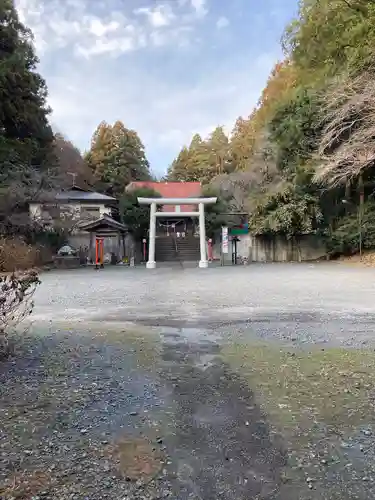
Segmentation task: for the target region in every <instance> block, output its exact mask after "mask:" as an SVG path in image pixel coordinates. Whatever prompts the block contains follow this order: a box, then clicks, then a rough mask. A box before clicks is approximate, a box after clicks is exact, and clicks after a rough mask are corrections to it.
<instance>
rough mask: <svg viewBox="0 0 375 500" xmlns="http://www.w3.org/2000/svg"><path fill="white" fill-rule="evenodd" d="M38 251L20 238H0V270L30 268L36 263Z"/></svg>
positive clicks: (9, 270) (8, 270) (11, 270)
mask: <svg viewBox="0 0 375 500" xmlns="http://www.w3.org/2000/svg"><path fill="white" fill-rule="evenodd" d="M38 253H39V252H38V250H37V249H36V248H35V247H33V246H31V245H27V244H26V243H25V242H24V241H23V240H22V239H21V238H17V237H16V238H0V272H14V271H16V270H20V269H30V268H31V267H33V266H35V265H36V264H37V263H38V261H39V255H38Z"/></svg>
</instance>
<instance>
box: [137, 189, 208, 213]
mask: <svg viewBox="0 0 375 500" xmlns="http://www.w3.org/2000/svg"><path fill="white" fill-rule="evenodd" d="M139 188H150V189H153V190H154V191H156V192H157V193H159V194H160V196H161V197H162V198H197V197H199V196H200V195H201V191H202V186H201V183H200V182H152V181H135V182H131V183H130V184H129V185H128V187H127V191H129V190H132V189H139ZM195 209H196V207H195V206H194V205H180V212H191V211H194V210H195ZM162 210H163V212H175V211H176V206H175V205H165V206H164V207H163V209H162Z"/></svg>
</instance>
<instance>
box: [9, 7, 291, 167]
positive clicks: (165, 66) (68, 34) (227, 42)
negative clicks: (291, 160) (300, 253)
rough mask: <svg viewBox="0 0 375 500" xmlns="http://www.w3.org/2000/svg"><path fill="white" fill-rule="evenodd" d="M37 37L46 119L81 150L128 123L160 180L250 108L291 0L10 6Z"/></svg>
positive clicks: (273, 58)
mask: <svg viewBox="0 0 375 500" xmlns="http://www.w3.org/2000/svg"><path fill="white" fill-rule="evenodd" d="M15 3H16V6H17V9H18V12H19V16H20V19H21V21H22V22H24V23H25V24H26V25H27V26H28V27H29V28H31V30H32V31H33V33H34V44H35V48H36V52H37V55H38V57H39V59H40V64H39V68H38V70H39V71H40V73H41V74H42V76H43V77H44V78H45V80H46V82H47V86H48V91H49V97H48V103H49V105H50V106H51V108H52V114H51V118H50V121H51V123H52V125H53V127H54V129H55V130H56V131H59V132H61V133H63V134H64V135H65V136H66V137H67V138H68V139H69V140H71V141H72V142H73V143H74V144H75V145H76V146H77V147H78V148H79V149H80V150H81V151H85V150H87V149H88V148H89V147H90V139H91V136H92V134H93V132H94V131H95V129H96V127H97V126H98V124H99V123H100V122H101V121H103V120H104V121H106V122H108V123H114V122H115V121H116V120H121V121H123V122H124V124H125V126H126V127H128V128H131V129H134V130H136V131H137V132H138V134H139V136H140V138H141V140H142V141H143V143H144V144H145V147H146V154H147V157H148V159H149V161H150V164H151V169H152V171H153V172H154V173H155V174H156V175H159V176H160V175H163V174H164V173H165V172H166V169H167V168H168V166H169V165H170V163H171V162H172V160H173V159H174V158H175V156H176V155H177V154H178V152H179V151H180V149H181V147H182V146H183V145H184V144H188V143H189V142H190V140H191V137H192V136H193V134H194V133H197V132H198V133H200V134H202V136H204V137H205V136H207V135H208V134H209V133H210V132H212V130H213V129H214V128H215V127H216V126H217V125H222V126H224V127H225V129H226V130H227V131H228V132H230V130H231V128H232V127H233V125H234V122H235V120H236V118H237V117H239V116H244V117H247V116H248V115H249V114H250V113H251V111H252V109H253V107H254V106H255V105H256V103H257V101H258V98H259V96H260V93H261V91H262V89H263V88H264V86H265V84H266V81H267V78H268V75H269V73H270V71H271V69H272V67H273V66H274V64H275V63H276V62H277V61H278V60H280V59H281V58H282V51H281V46H280V38H281V35H282V32H283V29H284V27H285V26H286V25H287V23H288V22H289V21H290V20H291V19H292V18H293V16H294V15H295V14H296V11H297V0H261V1H259V0H15Z"/></svg>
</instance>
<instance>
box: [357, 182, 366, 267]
mask: <svg viewBox="0 0 375 500" xmlns="http://www.w3.org/2000/svg"><path fill="white" fill-rule="evenodd" d="M358 189H359V209H358V226H359V256H360V257H361V258H362V219H363V205H364V202H365V190H364V184H363V177H362V175H360V176H359V179H358Z"/></svg>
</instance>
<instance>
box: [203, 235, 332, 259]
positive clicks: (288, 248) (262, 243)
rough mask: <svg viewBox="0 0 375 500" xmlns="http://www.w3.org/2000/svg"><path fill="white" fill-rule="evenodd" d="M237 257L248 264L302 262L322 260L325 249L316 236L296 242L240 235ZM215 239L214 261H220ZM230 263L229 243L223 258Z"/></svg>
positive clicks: (217, 244) (230, 248)
mask: <svg viewBox="0 0 375 500" xmlns="http://www.w3.org/2000/svg"><path fill="white" fill-rule="evenodd" d="M238 238H239V242H238V243H237V255H238V256H239V257H242V258H244V257H245V258H247V259H248V260H249V262H303V261H309V260H317V259H321V258H324V257H325V255H326V249H325V246H324V244H323V243H322V241H321V240H319V238H317V237H316V236H302V237H301V238H300V239H299V240H298V242H297V241H292V240H287V239H286V238H283V237H282V236H276V237H274V238H261V237H259V236H252V235H249V234H247V235H241V236H239V237H238ZM218 240H219V238H216V242H215V244H214V252H213V254H214V259H215V260H220V246H221V244H220V242H219V241H218ZM231 261H232V243H231V242H229V253H228V254H226V255H225V256H224V263H230V262H231Z"/></svg>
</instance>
